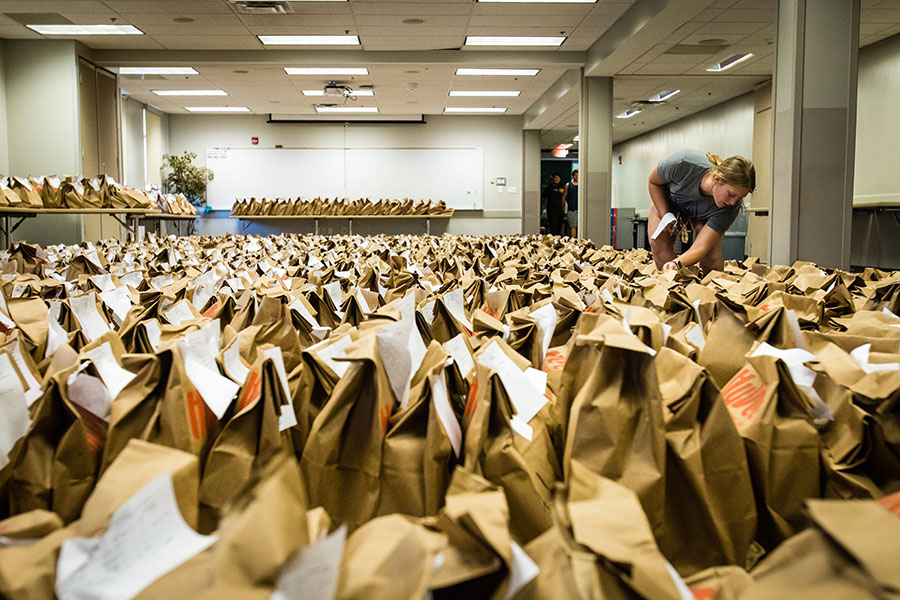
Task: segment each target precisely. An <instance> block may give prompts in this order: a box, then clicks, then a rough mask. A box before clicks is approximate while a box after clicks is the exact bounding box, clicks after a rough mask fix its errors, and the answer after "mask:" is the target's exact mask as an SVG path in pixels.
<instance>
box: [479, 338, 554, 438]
mask: <svg viewBox="0 0 900 600" xmlns="http://www.w3.org/2000/svg"><path fill="white" fill-rule="evenodd" d="M476 360H477V361H478V362H480V363H481V364H483V365H484V366H486V367H488V368H490V369H492V370H493V371H494V372H495V373H497V375H498V376H499V377H500V382H501V383H502V384H503V387H504V388H505V389H506V394H507V395H508V396H509V399H510V402H512V405H513V408H515V410H516V415H518V417H519V419H521V420H522V421H523V422H525V423H528V422H529V421H531V419H532V418H534V416H535V415H536V414H538V412H540V410H541V408H543V407H544V405H545V404H546V403H547V398H546V396H544V393H543V392H544V391H543V390H538V389H536V388H535V387H534V384H532V382H531V381H530V380H529V379H528V377H527V376H526V375H525V373H523V372H522V371H521V370H520V369H519V367H517V366H516V364H515V363H514V362H513V361H512V360H511V359H510V358H509V357H508V356H507V355H506V353H504V352H503V350H502V349H501V348H500V345H499V344H498V343H497V342H491V343H490V344H489V345H488V347H487V348H485V349H484V350H483V351H482V352H481V354H480V355H478V356H477V357H476Z"/></svg>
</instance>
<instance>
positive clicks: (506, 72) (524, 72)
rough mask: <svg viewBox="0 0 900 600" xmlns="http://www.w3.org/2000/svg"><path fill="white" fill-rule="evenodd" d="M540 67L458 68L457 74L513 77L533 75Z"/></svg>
mask: <svg viewBox="0 0 900 600" xmlns="http://www.w3.org/2000/svg"><path fill="white" fill-rule="evenodd" d="M538 71H540V69H463V68H460V69H456V74H457V75H500V76H511V77H532V76H534V75H537V74H538Z"/></svg>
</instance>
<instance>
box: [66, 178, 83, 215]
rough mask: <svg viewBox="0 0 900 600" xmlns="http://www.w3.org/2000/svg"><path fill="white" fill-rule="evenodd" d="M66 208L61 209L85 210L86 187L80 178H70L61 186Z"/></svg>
mask: <svg viewBox="0 0 900 600" xmlns="http://www.w3.org/2000/svg"><path fill="white" fill-rule="evenodd" d="M60 191H61V193H62V197H63V203H64V206H62V207H61V208H84V185H83V184H82V182H81V180H80V178H77V177H76V178H69V177H66V180H65V181H64V182H63V183H62V186H60Z"/></svg>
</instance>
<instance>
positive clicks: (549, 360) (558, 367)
mask: <svg viewBox="0 0 900 600" xmlns="http://www.w3.org/2000/svg"><path fill="white" fill-rule="evenodd" d="M566 358H567V357H565V356H563V353H562V352H560V351H559V350H550V351H549V352H547V354H546V356H544V366H545V367H547V368H549V369H550V370H552V371H562V370H563V368H564V367H565V366H566ZM547 368H545V369H544V370H545V371H546V370H547Z"/></svg>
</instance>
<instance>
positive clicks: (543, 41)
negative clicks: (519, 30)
mask: <svg viewBox="0 0 900 600" xmlns="http://www.w3.org/2000/svg"><path fill="white" fill-rule="evenodd" d="M564 41H566V36H564V35H556V36H548V37H545V36H522V35H467V36H466V46H559V45H560V44H562V43H563V42H564Z"/></svg>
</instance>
